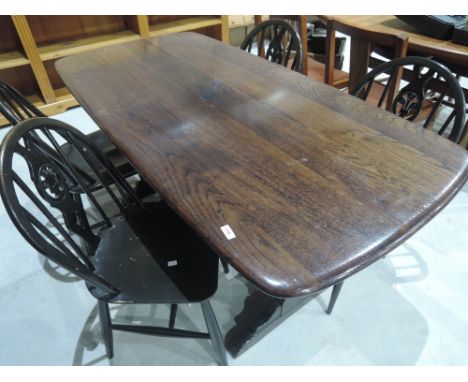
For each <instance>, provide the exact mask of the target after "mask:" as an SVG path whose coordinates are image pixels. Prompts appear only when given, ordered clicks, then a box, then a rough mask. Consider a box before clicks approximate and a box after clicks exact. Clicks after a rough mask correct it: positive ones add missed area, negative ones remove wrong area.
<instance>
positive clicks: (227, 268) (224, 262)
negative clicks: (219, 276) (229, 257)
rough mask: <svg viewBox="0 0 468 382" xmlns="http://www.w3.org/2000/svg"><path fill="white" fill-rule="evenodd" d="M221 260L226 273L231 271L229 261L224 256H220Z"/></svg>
mask: <svg viewBox="0 0 468 382" xmlns="http://www.w3.org/2000/svg"><path fill="white" fill-rule="evenodd" d="M219 260H220V261H221V265H222V266H223V269H224V273H229V264H228V263H227V261H226V260H225V259H223V258H222V257H220V258H219Z"/></svg>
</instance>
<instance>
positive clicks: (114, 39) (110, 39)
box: [38, 31, 140, 61]
mask: <svg viewBox="0 0 468 382" xmlns="http://www.w3.org/2000/svg"><path fill="white" fill-rule="evenodd" d="M139 38H140V36H139V35H138V34H135V33H134V32H132V31H121V32H115V33H109V34H103V35H98V36H94V37H88V38H83V39H79V40H74V41H67V42H60V43H55V44H50V45H44V46H42V47H39V48H38V50H39V56H40V58H41V60H43V61H46V60H51V59H55V58H59V57H65V56H69V55H71V54H76V53H81V52H85V51H88V50H93V49H97V48H102V47H104V46H108V45H114V44H120V43H123V42H128V41H133V40H137V39H139Z"/></svg>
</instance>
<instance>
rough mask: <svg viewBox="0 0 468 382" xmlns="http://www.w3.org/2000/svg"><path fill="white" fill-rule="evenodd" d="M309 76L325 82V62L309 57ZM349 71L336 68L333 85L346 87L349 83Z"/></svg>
mask: <svg viewBox="0 0 468 382" xmlns="http://www.w3.org/2000/svg"><path fill="white" fill-rule="evenodd" d="M307 76H308V77H309V78H312V79H313V80H316V81H319V82H325V64H322V63H321V62H318V61H316V60H314V59H313V58H311V57H307ZM348 81H349V73H347V72H344V71H343V70H339V69H334V78H333V86H334V87H337V88H340V89H341V88H344V87H346V86H347V85H348Z"/></svg>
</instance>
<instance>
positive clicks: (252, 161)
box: [56, 33, 468, 298]
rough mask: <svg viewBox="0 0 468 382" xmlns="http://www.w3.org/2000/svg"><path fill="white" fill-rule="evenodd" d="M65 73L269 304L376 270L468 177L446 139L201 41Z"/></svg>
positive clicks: (165, 43) (110, 55)
mask: <svg viewBox="0 0 468 382" xmlns="http://www.w3.org/2000/svg"><path fill="white" fill-rule="evenodd" d="M56 67H57V69H58V71H59V73H60V75H61V76H62V78H63V80H64V81H65V83H66V85H67V86H68V87H69V88H70V90H71V91H72V92H73V94H74V95H75V97H76V98H77V99H78V101H79V102H80V103H81V104H82V105H83V107H84V108H85V109H86V110H87V112H88V113H89V114H90V115H91V116H92V118H93V119H94V120H95V121H96V122H97V124H98V125H99V126H100V127H101V128H102V129H103V130H104V131H105V132H106V133H107V134H108V136H109V137H110V139H111V140H112V141H113V142H114V143H115V144H116V145H117V146H118V147H119V148H120V149H121V150H122V151H123V152H124V153H125V154H126V155H127V156H128V158H129V159H130V160H131V162H132V163H133V164H134V166H135V167H136V168H137V169H138V170H139V171H140V173H141V174H142V175H143V176H144V177H145V178H146V179H147V180H148V181H149V182H150V183H151V184H152V185H153V186H154V187H155V188H156V189H157V190H158V191H159V192H160V193H161V195H162V196H163V197H164V199H165V200H166V201H167V202H168V203H169V204H170V205H171V206H172V207H173V208H174V209H175V210H176V211H177V213H179V214H180V215H181V216H182V217H183V218H184V219H185V220H186V221H187V222H188V223H189V224H190V225H191V226H192V227H193V228H194V229H195V230H196V231H197V232H198V233H199V234H200V235H201V236H202V237H203V238H204V239H205V240H206V241H207V242H208V243H209V244H210V245H211V246H212V247H213V248H214V249H215V250H216V251H217V252H218V253H219V254H220V255H221V256H224V257H225V258H226V259H227V260H228V262H229V263H230V264H231V265H232V266H234V267H235V268H236V269H237V270H238V271H239V272H240V273H242V274H243V275H244V276H245V277H247V278H248V279H249V280H250V281H252V282H253V283H254V284H255V285H257V286H258V287H259V288H260V289H261V290H263V291H264V292H266V293H268V294H270V295H273V296H277V297H282V298H285V297H293V296H301V295H307V294H310V293H313V292H317V291H320V290H322V289H323V288H326V287H328V286H330V285H333V284H335V283H336V282H338V281H340V280H342V279H344V278H346V277H348V276H350V275H352V274H353V273H355V272H357V271H358V270H360V269H362V268H364V267H366V266H367V265H369V264H371V263H372V262H374V261H375V260H377V259H378V258H380V257H381V256H383V255H384V254H386V253H387V252H388V251H390V250H391V249H392V248H394V247H395V246H397V245H398V244H400V243H401V242H402V241H403V240H404V239H406V238H407V237H408V236H409V235H411V234H412V233H414V232H415V231H416V230H417V229H418V228H420V227H421V226H422V225H423V224H424V223H426V222H427V221H429V220H430V219H431V218H432V217H433V216H434V214H436V213H437V212H438V211H439V210H440V208H442V207H443V206H444V205H445V204H446V203H447V202H448V201H449V200H450V199H451V198H452V197H453V195H454V194H455V193H456V191H458V190H459V188H460V187H461V186H462V185H463V184H464V182H465V181H466V179H467V175H468V156H467V155H466V153H465V151H464V150H462V149H461V148H460V147H458V146H457V145H455V144H453V143H451V142H449V141H448V140H446V139H443V138H440V137H438V136H437V135H435V134H434V133H432V132H431V131H426V130H420V129H417V128H416V127H415V126H414V125H412V124H411V123H408V122H406V121H404V120H402V119H399V118H397V117H396V116H394V115H393V114H390V113H387V112H385V111H383V110H380V109H377V108H375V107H373V106H371V105H367V104H366V103H364V102H362V101H361V100H359V99H356V98H354V97H352V96H349V95H347V94H344V93H342V92H340V91H338V90H336V89H334V88H332V87H329V86H327V85H324V84H320V83H318V82H316V81H312V80H310V79H308V78H307V77H305V76H303V75H301V74H298V73H295V72H293V71H290V70H287V69H285V68H283V67H281V66H279V65H275V64H272V63H270V62H267V61H266V60H264V59H261V58H258V57H256V56H253V55H250V54H248V53H246V52H243V51H241V50H239V49H237V48H234V47H232V46H229V45H227V44H224V43H221V42H219V41H216V40H213V39H210V38H208V37H205V36H202V35H197V34H193V33H180V34H176V35H171V36H164V37H160V38H150V39H145V40H139V41H134V42H130V43H125V44H120V45H115V46H109V47H106V48H102V49H99V50H96V51H93V52H86V53H82V54H79V55H75V56H70V57H66V58H63V59H61V60H59V61H58V62H57V64H56ZM224 225H229V226H230V227H231V228H232V230H233V231H234V233H235V235H236V237H235V238H234V239H232V240H228V239H227V238H226V237H225V235H224V234H223V232H222V231H221V229H220V227H222V226H224ZM193 255H194V256H196V253H194V254H193Z"/></svg>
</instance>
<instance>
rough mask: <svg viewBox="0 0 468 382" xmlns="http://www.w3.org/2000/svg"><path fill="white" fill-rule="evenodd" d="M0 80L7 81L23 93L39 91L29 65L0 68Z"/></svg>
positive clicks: (37, 92)
mask: <svg viewBox="0 0 468 382" xmlns="http://www.w3.org/2000/svg"><path fill="white" fill-rule="evenodd" d="M0 80H1V81H5V82H7V83H8V84H10V85H11V86H13V87H14V88H15V89H18V90H19V91H20V92H21V93H23V94H25V95H32V94H39V93H40V91H39V87H38V86H37V82H36V80H35V78H34V73H33V71H32V69H31V66H29V65H24V66H20V67H17V68H9V69H5V70H0Z"/></svg>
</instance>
